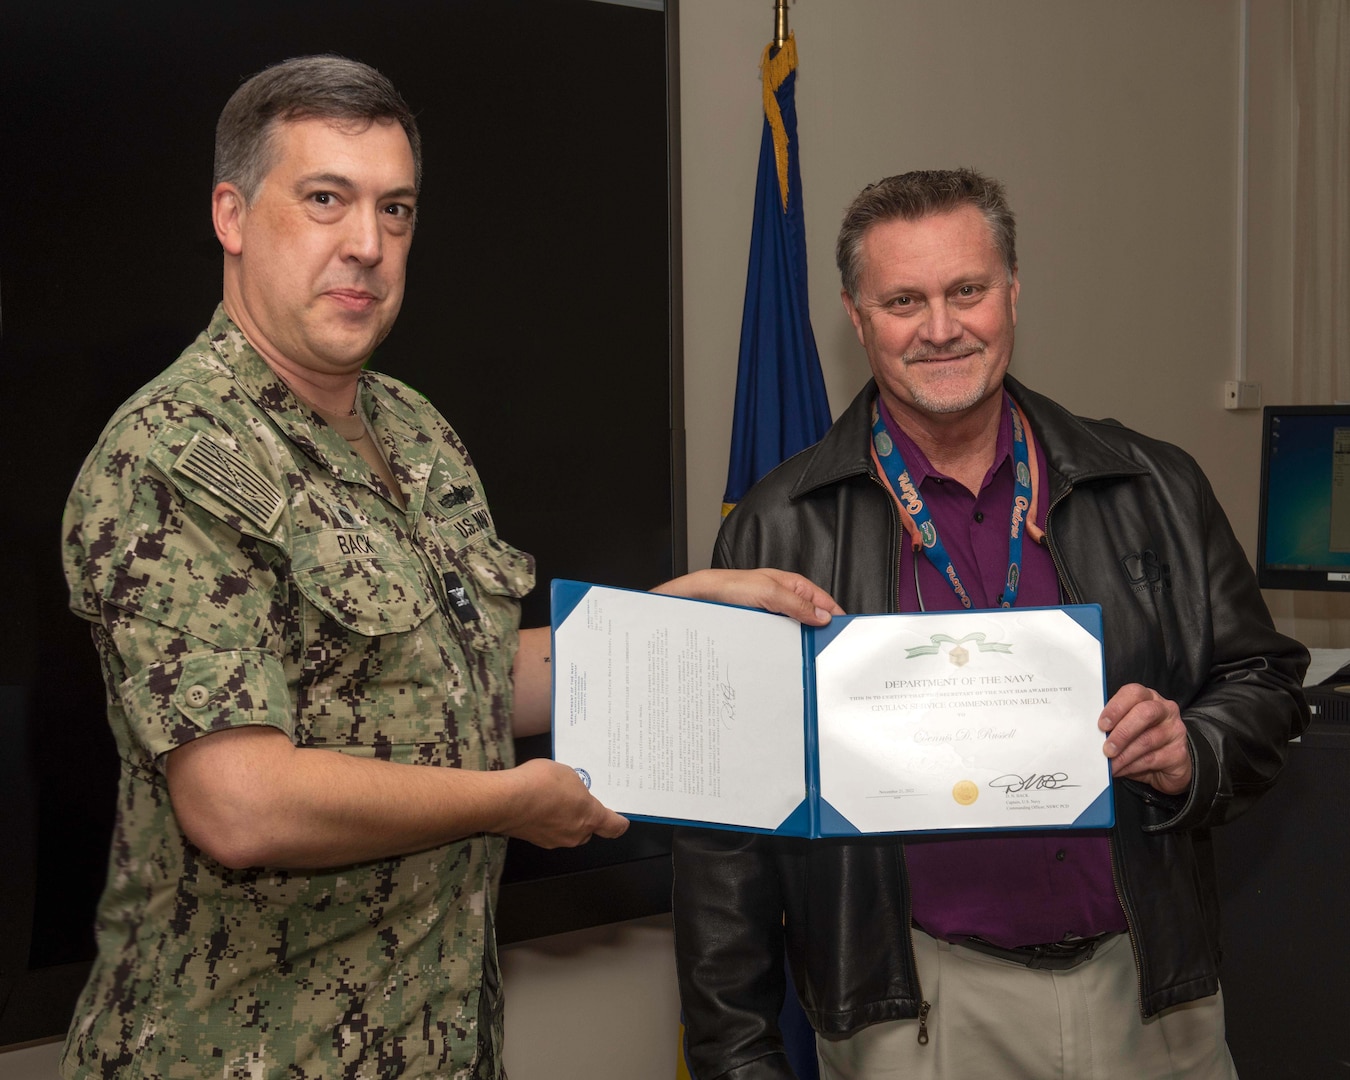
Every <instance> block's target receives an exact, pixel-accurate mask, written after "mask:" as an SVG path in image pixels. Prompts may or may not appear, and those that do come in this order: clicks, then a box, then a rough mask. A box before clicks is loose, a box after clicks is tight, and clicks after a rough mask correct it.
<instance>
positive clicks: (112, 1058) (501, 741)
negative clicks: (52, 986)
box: [62, 309, 534, 1080]
mask: <svg viewBox="0 0 1350 1080" xmlns="http://www.w3.org/2000/svg"><path fill="white" fill-rule="evenodd" d="M358 404H359V407H360V408H361V410H362V411H363V413H364V414H365V416H366V417H367V418H368V420H369V422H370V426H371V429H372V431H373V433H374V435H375V437H376V439H377V440H378V442H379V445H380V446H381V448H382V449H383V451H384V453H385V455H386V456H387V458H388V461H389V466H390V468H391V469H392V471H393V475H394V477H395V478H396V479H397V482H398V484H399V486H400V487H401V488H402V493H403V498H404V499H405V501H406V504H407V509H406V511H404V510H400V509H399V508H398V506H397V504H396V503H394V502H392V501H391V500H390V499H389V498H388V494H387V492H386V491H385V489H384V487H383V484H382V483H381V481H380V480H379V479H376V478H373V477H372V476H371V473H370V469H369V468H368V466H367V465H366V464H365V462H364V461H362V460H361V459H360V458H359V456H357V455H356V454H355V453H353V452H352V450H351V449H350V447H349V445H348V444H347V442H346V441H345V440H344V439H343V438H342V437H341V435H339V434H338V433H337V432H336V431H335V430H334V429H332V428H331V427H329V426H327V425H326V424H324V423H323V422H322V421H321V420H320V419H319V418H318V417H316V416H314V415H313V414H312V413H311V412H310V411H309V410H308V409H307V408H305V407H304V406H303V405H301V404H300V402H299V401H298V400H297V399H296V398H295V397H294V395H292V394H291V392H290V391H289V390H288V389H287V388H286V386H285V385H284V384H283V383H281V382H280V381H279V380H278V379H277V378H276V377H275V376H274V375H273V374H272V372H271V370H270V369H269V368H268V367H267V365H266V364H265V363H264V361H263V360H262V358H261V357H260V356H259V355H258V354H257V353H256V352H255V351H254V350H253V349H252V348H251V347H250V346H249V345H248V344H247V343H246V342H245V340H244V337H243V335H242V334H241V333H240V331H239V329H238V327H236V326H235V325H234V323H233V322H231V321H230V319H229V318H228V317H227V316H226V315H225V313H224V311H223V309H218V310H217V311H216V313H215V316H214V318H213V319H212V321H211V325H210V328H209V329H208V330H207V332H206V333H204V334H203V335H202V336H201V337H199V338H198V339H197V340H196V341H195V342H194V343H193V344H192V345H191V346H190V347H189V348H188V349H187V350H186V351H185V352H184V353H183V354H182V356H181V357H179V359H178V360H177V361H176V362H175V363H174V364H173V366H172V367H170V368H169V369H168V370H167V371H166V372H165V373H164V374H163V375H162V376H160V377H159V378H158V379H156V380H155V381H154V382H153V383H151V384H150V385H149V386H147V387H146V388H145V389H143V390H142V391H141V392H140V393H138V394H137V395H136V396H135V397H134V398H132V399H131V400H130V401H129V402H127V403H126V404H125V405H123V406H122V407H121V408H120V409H119V410H118V411H117V413H116V415H114V417H113V418H112V420H111V422H110V423H109V424H108V427H107V429H106V430H105V431H104V434H103V436H102V438H101V439H100V440H99V442H98V445H97V446H96V447H95V448H94V450H93V452H92V453H91V454H90V456H89V458H88V459H87V461H86V462H85V465H84V468H83V470H82V471H81V473H80V477H79V480H78V481H77V483H76V485H75V488H74V491H73V492H72V493H71V496H70V500H69V503H68V504H67V508H66V517H65V522H64V538H65V568H66V576H67V579H68V581H69V584H70V590H71V606H72V608H73V609H74V611H75V612H76V613H77V614H78V615H80V616H82V617H83V618H85V619H88V620H89V621H90V622H91V623H92V624H93V627H92V633H93V637H94V642H95V645H96V647H97V649H98V653H99V657H100V660H101V662H102V665H103V674H104V680H105V683H106V685H107V690H108V718H109V721H110V723H111V725H112V730H113V733H114V736H115V738H116V742H117V748H118V754H119V756H120V759H121V779H120V784H119V791H118V807H117V820H116V825H115V831H114V835H113V843H112V853H111V858H110V860H109V870H108V882H107V886H106V889H105V891H104V893H103V896H102V899H101V900H100V903H99V910H98V922H97V932H98V944H99V956H98V960H97V961H96V962H95V965H94V969H93V972H92V974H91V976H90V980H89V983H88V985H87V987H86V988H85V991H84V994H83V996H82V997H81V999H80V1002H79V1004H78V1006H77V1008H76V1013H75V1018H74V1021H73V1023H72V1026H71V1030H70V1034H69V1037H68V1040H67V1045H66V1050H65V1056H64V1058H63V1062H62V1068H63V1071H64V1074H65V1076H67V1077H111V1076H116V1077H124V1076H125V1077H145V1078H160V1077H163V1078H169V1077H207V1076H209V1077H226V1078H230V1077H247V1078H249V1080H256V1078H261V1077H286V1078H320V1077H322V1078H324V1080H339V1078H343V1077H350V1078H358V1077H361V1078H364V1077H394V1076H443V1077H473V1078H478V1077H498V1076H500V1075H502V1074H501V1066H500V1043H501V1000H500V994H499V991H498V979H497V958H496V947H495V944H494V941H493V934H492V925H491V912H492V906H493V901H494V899H495V894H496V886H497V881H498V878H499V875H500V871H501V865H502V858H503V855H504V852H505V844H506V841H505V840H504V839H503V838H501V837H495V836H484V835H479V836H473V837H470V838H469V839H466V840H462V841H459V842H457V843H452V844H448V845H446V846H444V847H439V848H436V849H434V850H432V851H427V852H422V853H419V854H415V855H407V856H403V857H399V858H391V859H384V860H380V861H378V862H370V863H363V864H360V865H354V866H346V867H340V868H337V869H334V870H331V871H325V872H316V873H310V872H304V873H301V872H288V871H285V870H272V869H265V868H262V869H252V870H239V871H236V870H229V869H227V868H225V867H223V866H221V865H219V864H218V863H216V862H214V861H213V860H212V859H210V858H208V857H207V856H206V855H204V854H203V853H202V852H201V851H200V850H198V849H197V848H196V847H194V846H193V845H192V844H191V843H190V842H188V840H186V839H185V838H184V836H183V834H182V832H181V831H180V829H179V827H178V823H177V821H176V819H175V818H174V815H173V811H172V808H171V806H170V802H169V796H168V789H167V787H166V784H165V778H164V755H165V753H166V751H169V750H172V749H173V748H174V747H177V746H181V745H183V744H184V743H186V742H188V741H189V740H191V739H194V738H197V737H198V736H200V735H202V734H204V733H206V732H212V731H221V730H224V729H226V728H232V727H237V726H239V725H244V724H264V725H268V726H271V727H275V728H277V729H279V730H281V731H284V732H285V733H286V734H287V735H288V736H289V737H290V738H291V740H292V741H293V742H294V743H295V744H296V745H297V746H301V747H322V748H324V749H328V750H331V751H334V752H337V753H343V754H356V755H360V756H365V757H376V758H383V759H385V760H388V761H394V762H403V763H408V764H417V765H424V766H441V767H445V766H450V767H457V768H465V769H503V768H507V767H509V766H511V765H512V763H513V762H512V744H511V738H510V715H511V680H510V676H511V665H512V662H513V660H514V657H515V652H516V646H517V643H518V636H517V635H518V618H519V603H518V598H519V597H520V596H522V595H523V594H524V593H525V592H527V591H528V590H529V589H530V587H531V586H532V585H533V581H534V570H533V564H532V561H531V560H530V558H529V556H527V555H524V554H522V553H521V552H518V551H516V550H514V549H513V548H511V547H508V546H507V545H506V544H504V543H502V542H501V541H500V540H498V539H497V536H496V533H495V530H494V528H493V525H492V519H491V517H490V516H489V514H488V510H487V504H486V502H485V501H484V496H483V491H482V486H481V484H480V482H479V479H478V475H477V473H476V471H475V470H474V468H473V465H472V464H471V462H470V460H469V457H468V455H467V453H466V452H465V450H464V447H463V446H462V444H461V443H460V442H459V440H458V438H457V437H456V436H455V434H454V432H453V431H452V430H451V429H450V427H449V426H448V425H447V424H446V422H445V421H444V420H443V419H442V418H441V416H440V415H439V414H438V413H437V412H436V411H435V410H434V409H433V408H432V407H431V406H430V405H429V404H428V403H427V402H426V400H425V399H423V398H422V397H421V396H420V395H418V394H416V393H415V392H413V391H411V390H409V389H408V388H407V387H405V386H403V385H402V384H400V383H398V382H396V381H394V380H392V379H388V378H385V377H383V376H380V375H375V374H369V373H364V374H363V375H362V376H361V387H360V391H359V394H358ZM459 590H463V592H462V593H461V592H459ZM456 601H458V603H456Z"/></svg>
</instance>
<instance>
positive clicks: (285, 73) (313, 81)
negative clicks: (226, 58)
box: [211, 55, 422, 205]
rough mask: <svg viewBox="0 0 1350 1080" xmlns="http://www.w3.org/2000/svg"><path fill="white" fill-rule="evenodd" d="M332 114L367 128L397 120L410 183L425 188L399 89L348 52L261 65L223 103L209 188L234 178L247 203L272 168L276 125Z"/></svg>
mask: <svg viewBox="0 0 1350 1080" xmlns="http://www.w3.org/2000/svg"><path fill="white" fill-rule="evenodd" d="M312 119H323V120H335V121H338V122H344V121H345V122H349V123H352V124H353V125H356V126H358V127H362V128H364V127H366V126H369V125H370V124H372V123H374V122H376V121H389V120H396V121H398V123H399V125H400V126H401V127H402V128H403V130H404V132H405V133H406V134H407V136H408V143H409V145H411V146H412V155H413V168H414V177H415V180H414V182H415V184H416V185H417V189H418V190H419V191H420V190H421V188H422V137H421V135H419V134H418V132H417V120H416V119H415V118H414V117H413V114H412V110H411V109H409V108H408V105H407V103H406V102H405V101H404V100H403V97H402V96H401V95H400V94H399V92H398V91H397V90H396V89H394V84H393V83H391V82H390V81H389V80H388V79H387V78H385V76H383V75H381V74H380V73H379V72H378V71H376V70H375V69H374V68H373V67H370V66H369V65H367V64H363V63H361V62H360V61H357V60H349V59H347V58H346V57H345V56H332V55H327V56H300V57H296V58H295V59H293V60H285V61H283V62H282V63H280V64H274V65H273V66H271V67H268V68H264V69H263V70H262V71H260V72H258V73H257V74H256V75H254V76H253V77H252V78H250V79H249V80H248V81H247V82H245V83H244V84H243V85H242V86H240V87H239V89H238V90H236V91H235V92H234V93H233V94H232V95H231V96H230V100H229V101H227V102H226V103H225V108H224V110H223V111H222V112H221V114H220V120H219V121H218V122H217V123H216V163H215V174H214V176H213V178H212V181H211V186H212V187H213V188H214V187H215V186H216V185H217V184H220V183H231V184H234V185H235V186H236V187H238V188H239V190H240V192H242V194H243V196H244V202H245V203H246V204H248V205H252V203H253V201H254V199H256V198H257V197H258V191H259V189H260V188H261V187H262V182H263V177H265V176H266V175H267V173H268V171H269V170H270V169H271V168H272V163H273V162H272V156H273V155H272V135H273V133H274V132H275V131H276V128H277V125H278V124H284V123H288V122H291V121H295V120H312Z"/></svg>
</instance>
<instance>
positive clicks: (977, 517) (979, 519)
mask: <svg viewBox="0 0 1350 1080" xmlns="http://www.w3.org/2000/svg"><path fill="white" fill-rule="evenodd" d="M983 520H984V511H982V510H976V511H975V524H976V525H978V524H979V523H980V522H982V521H983Z"/></svg>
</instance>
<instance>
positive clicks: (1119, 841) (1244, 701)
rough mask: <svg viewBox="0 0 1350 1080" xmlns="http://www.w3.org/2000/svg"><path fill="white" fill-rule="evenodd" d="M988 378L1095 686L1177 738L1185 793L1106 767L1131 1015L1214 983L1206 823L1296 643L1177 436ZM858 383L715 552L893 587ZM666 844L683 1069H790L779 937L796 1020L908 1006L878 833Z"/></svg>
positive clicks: (842, 1023) (1256, 779)
mask: <svg viewBox="0 0 1350 1080" xmlns="http://www.w3.org/2000/svg"><path fill="white" fill-rule="evenodd" d="M1006 386H1007V389H1008V390H1009V392H1010V393H1011V394H1012V396H1013V397H1014V398H1016V400H1017V401H1018V403H1019V404H1020V405H1021V406H1022V408H1023V410H1024V411H1025V413H1026V415H1027V418H1028V420H1029V421H1030V424H1031V427H1032V430H1033V431H1034V432H1035V434H1036V437H1037V439H1038V440H1039V442H1040V444H1041V447H1042V448H1043V450H1044V453H1045V458H1046V465H1047V472H1048V484H1047V489H1048V491H1047V495H1048V500H1049V501H1048V503H1047V517H1046V534H1047V541H1048V544H1049V548H1050V552H1051V554H1052V556H1053V557H1054V562H1055V566H1056V567H1057V569H1058V572H1059V578H1060V582H1061V585H1062V589H1063V593H1064V596H1065V599H1066V601H1068V602H1075V603H1098V604H1100V605H1101V606H1102V614H1103V619H1104V629H1105V648H1106V677H1107V690H1108V693H1114V692H1115V691H1116V690H1117V689H1118V688H1119V687H1120V686H1121V685H1122V684H1124V683H1127V682H1139V683H1143V684H1144V685H1145V686H1149V687H1152V688H1153V689H1155V690H1157V691H1158V692H1159V693H1160V694H1162V695H1163V696H1165V697H1168V698H1171V699H1173V700H1174V701H1176V702H1177V703H1178V705H1179V706H1180V707H1181V714H1182V719H1183V720H1184V722H1185V724H1186V728H1187V731H1188V734H1189V737H1190V752H1191V759H1192V763H1193V766H1194V779H1193V781H1192V783H1191V787H1190V790H1189V792H1188V793H1186V794H1185V795H1181V796H1167V795H1163V794H1161V793H1159V792H1157V791H1155V790H1153V789H1152V788H1150V787H1147V786H1146V785H1143V784H1139V783H1136V782H1132V781H1125V782H1120V783H1117V784H1116V800H1115V801H1116V825H1115V827H1114V828H1113V829H1112V830H1111V850H1112V861H1113V866H1114V873H1115V881H1116V889H1117V892H1118V893H1119V896H1120V900H1121V904H1122V906H1123V907H1124V909H1125V914H1126V917H1127V919H1128V922H1129V927H1130V939H1131V942H1132V944H1133V948H1134V955H1135V962H1136V965H1137V967H1138V970H1139V1002H1138V1005H1139V1009H1140V1012H1141V1013H1142V1015H1143V1016H1145V1017H1147V1016H1151V1015H1153V1014H1155V1013H1157V1012H1158V1011H1159V1010H1161V1009H1165V1008H1167V1007H1169V1006H1172V1005H1176V1004H1179V1003H1181V1002H1184V1001H1190V1000H1192V999H1195V998H1199V997H1204V996H1206V995H1209V994H1213V993H1214V992H1215V991H1216V990H1217V988H1218V962H1219V926H1218V897H1217V892H1216V887H1215V880H1214V865H1213V857H1212V850H1211V843H1210V835H1209V829H1210V827H1211V826H1213V825H1220V824H1222V823H1223V822H1225V821H1228V820H1230V819H1232V818H1233V817H1235V816H1237V815H1238V814H1239V813H1241V812H1242V811H1243V810H1244V809H1246V807H1247V806H1249V805H1250V804H1251V803H1252V802H1253V801H1254V800H1255V799H1256V798H1257V796H1259V795H1260V794H1261V793H1262V792H1264V791H1265V790H1266V789H1267V788H1269V787H1270V786H1271V784H1273V783H1274V782H1275V778H1276V776H1277V775H1278V774H1279V771H1280V768H1281V766H1282V765H1283V762H1284V757H1285V749H1286V743H1287V742H1288V740H1289V739H1290V738H1291V737H1292V736H1295V735H1297V734H1299V733H1300V732H1301V731H1302V730H1303V728H1304V727H1305V726H1306V724H1307V706H1306V705H1305V704H1304V701H1303V696H1302V692H1301V690H1300V685H1301V681H1302V676H1303V671H1304V670H1305V668H1306V667H1307V664H1308V654H1307V651H1306V650H1305V649H1304V648H1303V647H1302V646H1301V645H1299V644H1298V643H1297V642H1295V641H1292V640H1290V639H1289V638H1286V637H1283V636H1281V635H1280V634H1278V633H1276V631H1275V630H1274V628H1273V626H1272V624H1271V620H1270V616H1269V614H1268V612H1267V610H1266V607H1265V604H1264V602H1263V601H1262V599H1261V594H1260V591H1259V590H1258V588H1257V584H1256V578H1255V575H1254V574H1253V573H1252V570H1251V567H1250V565H1249V564H1248V562H1247V559H1246V557H1245V555H1244V553H1243V551H1242V548H1241V547H1240V545H1239V544H1238V542H1237V540H1236V538H1235V537H1234V536H1233V532H1232V529H1231V528H1230V527H1229V524H1228V521H1227V519H1226V518H1225V517H1224V514H1223V511H1222V510H1221V509H1220V507H1219V505H1218V503H1217V501H1216V500H1215V498H1214V494H1213V492H1212V491H1211V489H1210V486H1209V483H1208V481H1206V479H1205V477H1204V475H1203V474H1202V472H1201V471H1200V469H1199V467H1198V466H1197V465H1196V464H1195V462H1194V461H1193V460H1192V459H1191V458H1190V457H1189V456H1188V455H1187V454H1185V453H1184V452H1183V451H1181V450H1179V449H1178V448H1176V447H1174V446H1171V445H1168V444H1166V443H1161V442H1156V441H1154V440H1152V439H1148V438H1145V437H1144V436H1141V435H1139V434H1137V433H1135V432H1132V431H1129V430H1127V429H1126V428H1123V427H1121V426H1119V425H1118V424H1115V423H1112V422H1103V421H1091V420H1082V419H1079V418H1077V417H1074V416H1073V415H1071V414H1070V413H1068V412H1067V411H1066V410H1064V409H1063V408H1061V407H1060V406H1058V405H1056V404H1055V403H1054V402H1053V401H1050V400H1049V399H1048V398H1045V397H1042V396H1041V395H1039V394H1035V393H1032V392H1031V391H1029V390H1027V389H1025V388H1024V387H1022V386H1020V385H1019V384H1018V383H1017V382H1016V381H1014V380H1013V379H1011V378H1009V379H1007V380H1006ZM875 394H876V390H875V387H874V386H873V385H870V384H869V386H868V387H867V388H865V389H864V391H863V392H862V393H861V394H859V395H858V397H857V399H856V400H855V401H854V402H853V404H852V405H851V406H850V407H849V409H848V411H847V412H846V413H845V414H844V415H843V416H842V417H840V419H839V420H838V421H837V422H836V423H835V425H834V427H832V428H831V429H830V431H829V433H828V434H827V435H826V436H825V438H824V439H822V440H821V442H819V443H818V444H817V445H816V446H814V447H812V448H810V449H808V450H805V451H803V452H802V453H800V454H798V455H796V456H795V457H793V458H792V459H790V460H789V461H787V462H785V463H784V464H783V465H781V466H780V467H779V468H777V469H776V470H774V471H773V472H772V473H770V474H769V475H768V476H767V477H765V478H764V480H762V481H761V482H760V483H759V484H758V485H757V486H756V487H755V488H754V489H753V490H752V491H751V492H750V493H749V494H748V495H747V496H746V497H745V499H744V500H742V502H741V503H740V505H738V506H737V508H736V510H735V511H734V512H733V513H732V514H731V516H730V517H728V519H727V520H726V522H725V523H724V525H723V528H722V532H721V535H720V536H719V537H718V541H717V549H716V555H715V557H714V564H715V565H720V566H733V567H755V566H777V567H782V568H784V569H788V570H795V571H798V572H799V573H802V574H804V575H806V576H807V577H808V578H810V579H812V580H813V581H815V582H817V583H818V584H820V585H821V586H823V587H824V588H826V589H828V590H829V591H830V592H831V593H832V594H833V595H834V597H835V598H836V599H837V600H838V601H839V603H840V604H841V605H842V606H843V608H844V610H845V611H849V612H854V613H863V612H879V611H893V610H895V609H896V603H897V596H898V590H897V580H896V578H897V571H898V568H899V548H898V543H899V539H900V536H901V525H900V522H899V518H898V514H897V512H896V509H895V506H894V503H893V501H892V499H891V497H890V495H889V493H888V492H887V491H886V489H885V488H884V487H883V486H882V484H881V482H880V481H879V480H878V478H877V476H876V473H875V470H874V467H873V465H872V462H871V458H870V454H869V452H868V445H869V444H868V440H869V437H870V429H871V422H870V407H871V401H872V399H873V398H874V397H875ZM674 846H675V891H674V912H675V948H676V956H677V961H678V968H679V977H680V992H681V997H682V1002H683V1007H684V1015H685V1029H686V1034H687V1037H688V1040H689V1051H690V1062H691V1064H692V1066H693V1069H694V1073H695V1075H696V1076H697V1077H698V1078H699V1080H715V1078H728V1080H731V1078H734V1080H760V1078H770V1077H772V1078H786V1077H791V1076H792V1073H791V1071H790V1069H789V1068H788V1065H787V1060H786V1058H785V1057H784V1055H783V1052H782V1041H781V1038H780V1036H779V1032H778V1028H777V1016H778V1010H779V1007H780V1002H781V999H782V995H783V991H784V978H783V948H784V942H786V947H787V953H788V958H789V961H790V963H791V966H792V973H793V979H794V981H795V983H796V985H797V990H798V994H799V996H800V998H801V1001H802V1006H803V1008H804V1009H805V1012H806V1015H807V1017H808V1019H809V1020H810V1021H811V1024H812V1026H813V1027H815V1029H816V1030H817V1031H819V1032H822V1033H824V1034H827V1035H847V1034H848V1033H850V1032H854V1031H857V1030H858V1029H859V1028H862V1027H864V1026H866V1025H868V1024H873V1023H876V1022H878V1021H883V1020H895V1019H901V1018H907V1017H908V1018H912V1017H915V1016H917V1015H918V1010H919V1003H920V1001H921V1000H922V996H923V994H922V989H921V988H920V986H919V984H918V973H917V971H916V968H915V964H914V953H913V947H912V944H911V940H910V930H909V927H910V909H909V889H908V883H907V878H906V869H905V841H904V838H903V837H902V836H881V837H876V836H870V837H860V838H847V839H838V840H834V839H827V840H797V839H789V838H780V837H768V836H763V835H758V834H748V833H739V832H730V831H722V830H680V831H679V832H678V833H677V835H676V839H675V845H674Z"/></svg>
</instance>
